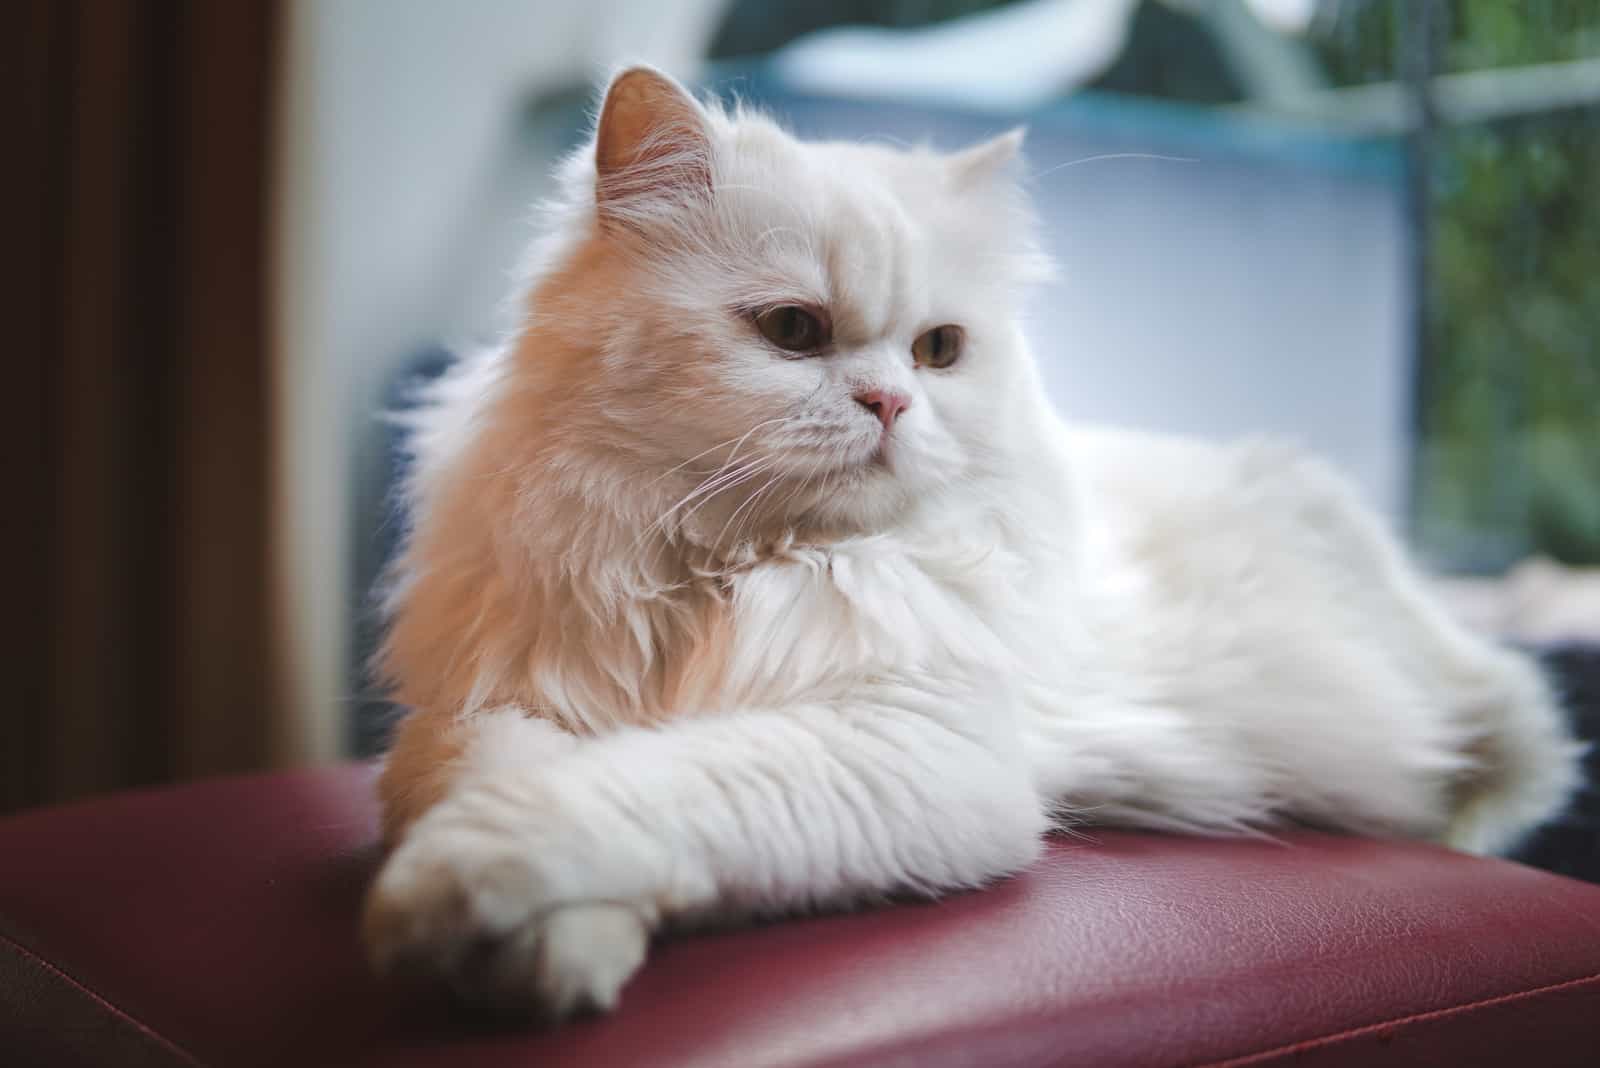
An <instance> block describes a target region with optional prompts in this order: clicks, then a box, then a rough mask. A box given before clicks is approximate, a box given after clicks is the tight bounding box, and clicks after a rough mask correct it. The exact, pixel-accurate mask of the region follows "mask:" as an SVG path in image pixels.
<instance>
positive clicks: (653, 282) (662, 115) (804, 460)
mask: <svg viewBox="0 0 1600 1068" xmlns="http://www.w3.org/2000/svg"><path fill="white" fill-rule="evenodd" d="M1020 142H1021V134H1020V132H1018V131H1014V132H1012V133H1009V134H1005V135H1003V136H1001V137H999V138H996V139H994V140H992V141H987V142H984V143H982V144H979V145H977V146H975V147H973V148H970V149H967V150H966V151H963V152H959V153H956V154H954V155H945V154H939V153H935V152H933V151H931V150H926V149H917V150H901V149H897V148H890V147H886V146H883V145H876V144H857V143H806V142H802V141H799V140H797V139H796V138H794V137H792V136H790V135H789V134H787V133H786V132H784V131H783V130H781V129H780V128H779V127H778V126H777V125H775V124H774V123H772V122H771V121H769V120H768V119H766V118H764V117H762V116H759V115H753V114H750V113H748V112H744V111H735V112H733V113H727V112H724V111H722V110H720V109H718V108H715V107H712V106H706V105H702V104H700V103H699V102H697V101H696V100H695V99H694V98H693V97H691V96H690V95H689V94H688V93H686V92H685V91H684V90H683V89H682V88H681V87H680V86H679V85H677V84H676V83H675V82H673V81H672V80H671V79H669V78H667V77H666V76H665V75H662V74H660V73H658V72H656V71H653V70H649V69H647V68H633V69H630V70H627V71H625V72H623V73H622V74H620V75H619V76H618V77H616V78H615V79H614V80H613V81H612V83H611V86H610V88H609V90H608V92H607V94H606V97H605V102H604V104H603V106H602V108H601V111H600V117H599V121H598V124H597V127H596V131H595V136H594V139H593V141H592V142H591V144H590V145H589V146H587V147H586V148H585V149H584V150H583V151H581V152H580V153H579V155H578V156H577V157H575V158H574V160H573V161H571V163H570V164H569V169H568V174H567V198H566V207H565V209H564V212H565V213H564V215H563V217H562V219H561V222H560V223H559V225H558V231H559V235H558V237H559V239H558V242H557V245H556V251H555V253H554V254H553V255H552V256H551V257H550V258H549V259H547V261H546V262H545V264H544V265H543V266H542V267H541V268H540V272H541V273H540V275H539V276H538V277H536V279H535V283H534V286H533V297H532V299H533V317H534V319H533V321H534V322H535V324H539V327H540V328H539V330H538V331H537V333H538V334H539V335H541V337H542V338H543V339H544V344H543V345H529V346H525V351H523V352H522V353H521V354H520V356H519V358H520V359H522V360H525V361H535V362H536V361H545V362H547V363H548V362H550V361H554V362H555V364H557V365H558V373H557V374H556V375H555V377H554V378H551V377H549V374H548V372H549V368H548V367H546V368H544V369H543V372H541V373H542V374H543V377H544V380H545V381H546V382H547V383H549V384H550V388H549V390H548V391H547V393H548V395H547V396H546V397H545V401H546V402H548V403H551V404H555V405H559V407H560V411H561V416H560V418H561V420H562V423H563V426H564V434H565V435H566V436H567V437H568V440H571V441H575V442H578V443H580V444H581V445H582V451H583V452H584V453H585V454H586V455H589V456H593V457H599V458H603V460H604V462H606V463H608V464H610V465H612V466H613V468H616V467H621V468H623V469H625V470H631V471H632V473H633V477H634V478H635V479H636V481H635V483H634V484H635V485H636V486H637V487H638V488H639V491H640V498H639V499H640V501H641V507H644V508H649V509H655V510H658V511H665V510H666V509H665V508H664V507H663V499H666V500H667V501H668V503H674V502H682V503H681V504H678V505H677V508H676V510H675V511H674V512H672V513H671V514H670V515H669V516H668V519H667V522H666V523H665V524H664V526H666V527H669V528H674V529H677V528H678V527H679V525H680V524H681V527H682V529H684V530H685V531H686V532H688V533H689V534H690V535H691V536H696V537H698V538H700V539H711V540H716V539H720V540H722V541H728V540H730V539H731V538H734V537H741V536H755V537H758V538H760V537H765V536H770V535H772V534H774V533H779V532H783V531H786V530H794V529H796V528H800V529H802V530H803V529H804V528H806V527H808V526H815V527H819V528H827V529H846V530H873V529H881V528H882V527H883V526H884V525H886V524H888V523H890V522H892V521H893V520H894V519H895V517H896V516H898V515H901V514H903V513H904V512H905V510H906V509H907V508H908V507H911V506H912V505H914V504H915V503H916V502H917V501H918V500H920V499H925V498H926V497H927V496H928V495H930V494H933V493H936V492H937V491H938V490H939V489H940V487H943V486H948V485H953V484H958V483H962V482H963V481H969V480H971V479H972V478H973V477H974V476H977V475H980V474H981V473H982V472H984V471H985V470H987V469H990V468H992V467H994V466H996V465H998V464H999V463H1001V461H1000V460H998V459H997V458H996V455H997V453H999V452H1003V451H1004V449H1003V448H1002V445H1003V443H1005V442H1007V441H1009V440H1012V438H1013V436H1014V433H1015V431H1016V426H1017V423H1018V422H1019V421H1023V420H1026V418H1027V417H1028V416H1029V414H1030V413H1031V412H1033V411H1034V410H1036V408H1037V406H1038V404H1039V398H1038V390H1039V386H1038V382H1037V378H1036V375H1035V373H1034V370H1033V367H1032V364H1031V357H1030V356H1029V354H1028V352H1027V350H1026V346H1025V345H1024V343H1023V341H1022V337H1021V332H1020V330H1019V328H1018V325H1017V301H1018V299H1019V297H1020V295H1021V292H1022V290H1023V289H1025V288H1026V286H1027V285H1028V284H1029V283H1031V282H1033V281H1036V280H1038V279H1039V278H1041V277H1043V276H1044V274H1045V273H1046V272H1047V270H1048V264H1047V262H1046V261H1045V259H1044V257H1043V256H1042V255H1041V254H1040V253H1039V251H1038V250H1037V248H1036V246H1035V244H1034V233H1033V222H1032V219H1031V216H1030V214H1029V211H1028V209H1027V205H1026V202H1025V199H1024V198H1023V196H1022V194H1021V192H1020V191H1019V189H1018V187H1017V184H1016V181H1015V178H1014V176H1013V175H1012V173H1011V171H1012V169H1013V168H1012V166H1011V163H1012V160H1013V159H1014V157H1015V156H1016V153H1017V149H1018V147H1019V144H1020ZM550 339H554V340H555V343H554V344H553V345H552V344H551V343H550ZM550 348H556V349H559V350H561V351H562V352H564V353H566V355H565V356H564V357H563V356H561V355H559V354H558V355H555V356H552V355H551V353H550V352H549V351H548V350H549V349H550ZM647 487H653V488H654V489H653V490H651V491H647V489H646V488H647ZM658 492H659V493H664V494H665V498H660V497H656V496H655V493H658ZM685 498H687V499H685Z"/></svg>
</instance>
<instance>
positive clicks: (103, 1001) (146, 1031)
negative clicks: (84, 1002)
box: [0, 931, 204, 1068]
mask: <svg viewBox="0 0 1600 1068" xmlns="http://www.w3.org/2000/svg"><path fill="white" fill-rule="evenodd" d="M0 941H3V942H5V944H6V945H8V946H10V947H11V948H12V949H14V950H16V951H17V952H18V953H19V954H20V955H21V956H22V957H23V958H24V959H26V960H29V961H32V962H33V963H34V964H35V965H38V966H40V967H42V968H43V969H44V970H45V971H46V972H48V973H50V974H51V975H54V976H55V977H56V978H57V979H60V980H61V981H62V982H64V983H66V984H67V985H68V986H70V987H71V988H72V989H74V990H76V991H77V992H78V993H80V994H82V995H84V996H85V997H87V998H89V1000H91V1001H93V1002H95V1003H96V1004H97V1005H99V1006H100V1007H101V1008H102V1009H104V1010H105V1011H106V1012H109V1013H110V1014H111V1015H112V1016H113V1017H115V1018H116V1019H118V1020H120V1021H121V1022H123V1023H125V1024H127V1025H128V1026H129V1027H132V1028H133V1029H134V1030H135V1031H137V1032H138V1033H139V1034H141V1035H143V1036H144V1037H145V1038H147V1039H149V1040H150V1041H152V1042H154V1043H155V1044H156V1045H158V1046H160V1047H162V1048H163V1049H165V1050H166V1051H167V1052H168V1053H171V1054H172V1055H173V1056H175V1057H177V1058H178V1059H179V1060H181V1061H183V1062H185V1063H187V1064H191V1065H194V1066H195V1068H204V1066H203V1064H202V1062H201V1061H200V1059H199V1058H197V1057H196V1056H195V1055H194V1054H192V1053H190V1052H189V1051H188V1050H186V1049H184V1048H183V1047H182V1046H180V1045H178V1043H176V1042H174V1041H173V1040H172V1039H170V1038H168V1037H167V1036H166V1035H163V1034H162V1033H161V1032H159V1031H157V1030H156V1029H155V1028H153V1027H151V1026H150V1025H149V1024H147V1023H145V1022H144V1021H143V1020H141V1019H139V1018H138V1017H137V1016H134V1015H133V1014H132V1013H130V1012H127V1011H125V1010H124V1009H122V1008H121V1007H119V1006H118V1005H117V1004H116V1003H115V1002H113V1001H112V1000H111V999H110V998H107V997H105V996H104V995H103V994H101V993H99V992H98V991H96V990H94V989H93V988H92V987H90V986H88V985H87V984H85V983H83V982H80V981H79V980H78V979H77V978H76V977H74V976H73V975H71V974H70V973H68V972H66V971H65V970H63V969H62V968H60V967H59V966H57V965H56V964H54V963H53V962H51V961H49V960H46V959H45V958H44V957H42V956H40V955H39V954H38V953H35V952H34V951H33V950H31V949H29V948H28V947H27V946H25V945H23V944H22V943H21V942H18V941H17V940H16V939H14V938H12V937H11V936H10V935H8V934H6V933H5V932H4V931H0Z"/></svg>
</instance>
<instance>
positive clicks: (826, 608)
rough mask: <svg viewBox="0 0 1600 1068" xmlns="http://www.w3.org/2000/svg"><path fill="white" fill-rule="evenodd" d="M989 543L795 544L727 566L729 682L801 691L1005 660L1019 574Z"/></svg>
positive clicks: (750, 697) (771, 695) (771, 697)
mask: <svg viewBox="0 0 1600 1068" xmlns="http://www.w3.org/2000/svg"><path fill="white" fill-rule="evenodd" d="M1018 570H1019V569H1018V563H1017V561H1016V560H1015V559H1014V558H1013V557H1012V556H1011V554H1009V553H1007V552H1005V551H1002V550H1001V549H999V548H998V547H997V546H995V545H994V544H992V543H990V544H988V545H987V546H985V545H983V544H964V543H959V542H952V543H949V544H945V545H941V546H937V547H934V548H929V547H927V546H917V545H909V544H906V543H904V542H899V541H896V540H894V539H888V538H874V539H863V540H862V541H861V542H858V543H847V544H844V545H837V546H830V547H827V548H815V549H798V550H793V551H790V552H788V553H786V554H784V555H783V556H781V557H776V558H774V559H771V560H767V561H763V562H762V563H760V564H758V565H756V566H754V567H751V568H748V569H745V570H742V571H740V572H738V573H736V574H733V575H731V576H729V578H728V581H727V590H728V593H729V596H728V600H727V611H728V623H729V626H728V628H727V630H726V632H725V635H726V638H727V640H728V643H729V644H728V648H727V655H726V658H725V660H724V676H723V678H724V683H725V686H726V689H727V691H728V692H729V693H730V694H731V695H733V696H734V697H735V698H736V699H737V700H739V701H740V702H741V703H754V704H766V703H769V702H781V701H789V700H799V699H805V698H806V697H807V696H810V695H813V694H815V693H817V692H827V691H830V690H832V689H833V688H836V687H837V686H838V685H840V684H843V685H848V684H849V682H850V681H851V680H852V679H858V678H862V677H864V676H881V675H893V674H902V673H907V674H909V673H916V672H926V671H929V670H938V669H940V668H949V667H952V666H956V665H960V664H963V663H973V664H976V663H984V664H989V665H1000V664H1003V663H1004V661H1005V659H1006V658H1007V657H1008V656H1009V655H1010V654H1009V652H1008V642H1007V641H1006V638H1005V635H1006V634H1007V633H1009V632H1010V631H1011V630H1012V627H1013V624H1015V623H1016V622H1017V616H1018V615H1019V613H1020V611H1021V610H1020V608H1019V596H1018V594H1019V590H1020V586H1021V583H1020V576H1019V574H1018Z"/></svg>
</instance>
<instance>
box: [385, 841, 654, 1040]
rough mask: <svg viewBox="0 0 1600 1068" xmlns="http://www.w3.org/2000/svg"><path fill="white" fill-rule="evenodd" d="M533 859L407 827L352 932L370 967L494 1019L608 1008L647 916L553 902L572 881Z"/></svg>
mask: <svg viewBox="0 0 1600 1068" xmlns="http://www.w3.org/2000/svg"><path fill="white" fill-rule="evenodd" d="M543 859H544V861H545V863H541V851H539V850H536V849H533V848H530V845H529V843H528V842H526V841H524V840H521V839H519V838H517V837H513V836H509V835H507V836H497V835H494V834H492V833H490V832H488V831H487V830H485V829H483V828H465V827H461V826H459V825H451V824H450V823H448V822H441V823H439V824H437V825H434V826H425V825H419V826H418V827H417V828H415V829H414V833H413V834H412V835H411V836H410V837H409V838H408V839H407V840H406V841H405V842H404V843H402V845H401V846H400V847H399V848H398V849H397V850H396V851H395V853H394V854H393V856H391V857H390V858H389V861H388V863H387V864H385V865H384V868H383V870H382V871H381V872H380V873H379V876H378V879H377V881H376V882H375V883H374V884H373V887H372V890H371V891H370V893H369V895H368V897H367V904H366V911H365V915H364V917H363V930H362V933H363V937H364V939H365V942H366V947H367V952H368V955H369V957H370V959H371V961H372V964H373V966H374V968H376V969H377V971H378V972H379V973H380V974H424V975H431V976H435V977H438V978H442V979H443V980H445V981H446V982H447V983H449V985H450V986H451V987H452V988H453V989H454V990H455V991H456V992H457V993H458V994H459V995H460V996H461V997H462V998H463V999H465V1000H466V1001H468V1002H470V1003H472V1004H474V1005H477V1006H480V1007H483V1008H487V1009H490V1010H493V1011H495V1012H498V1013H501V1014H505V1015H512V1016H528V1017H545V1018H560V1017H563V1016H567V1015H571V1014H573V1013H577V1012H584V1011H605V1010H610V1009H612V1008H615V1007H616V1004H617V1000H618V998H619V996H620V994H621V991H622V987H623V985H624V984H625V983H626V982H627V981H628V979H629V978H630V977H631V976H632V975H633V973H634V972H635V971H637V970H638V968H639V966H640V964H642V963H643V961H644V958H645V952H646V950H647V948H648V946H649V940H650V929H651V926H652V923H653V910H652V909H650V908H649V907H647V906H645V905H643V904H639V905H635V904H632V903H629V902H627V901H609V900H587V899H584V898H581V897H580V898H576V899H575V898H574V897H572V896H570V894H568V893H562V892H561V891H563V890H570V883H571V881H572V872H571V871H570V870H567V871H563V872H553V871H549V870H547V869H548V868H549V864H548V860H549V859H550V858H549V856H548V854H545V855H544V858H543ZM566 867H567V868H569V869H570V862H569V863H568V864H567V865H566Z"/></svg>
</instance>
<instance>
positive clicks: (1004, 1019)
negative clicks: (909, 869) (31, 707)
mask: <svg viewBox="0 0 1600 1068" xmlns="http://www.w3.org/2000/svg"><path fill="white" fill-rule="evenodd" d="M370 778H371V775H370V771H369V770H368V769H365V768H362V767H355V766H347V767H341V768H334V769H327V770H321V771H311V772H295V773H288V774H280V775H274V776H261V777H255V778H245V779H235V780H224V781H218V782H212V783H205V784H199V785H192V786H185V787H179V788H173V789H166V790H159V791H149V792H143V793H136V794H128V795H123V796H120V797H115V798H111V799H106V800H100V801H95V802H90V803H85V804H80V805H75V806H69V807H64V808H59V809H53V810H43V811H38V812H34V813H27V814H23V815H21V816H17V817H13V818H11V819H10V820H8V821H5V822H0V1053H4V1054H9V1055H10V1057H9V1059H8V1058H7V1056H4V1055H0V1063H6V1064H40V1065H44V1064H51V1065H57V1064H60V1065H100V1064H105V1065H119V1066H120V1065H168V1064H193V1063H204V1064H219V1065H253V1064H261V1065H284V1064H291V1065H304V1064H330V1065H341V1066H344V1065H418V1066H421V1065H450V1066H453V1068H478V1066H488V1065H510V1064H518V1065H536V1064H537V1065H542V1064H596V1065H616V1066H628V1065H644V1064H651V1065H667V1066H689V1065H694V1066H728V1068H733V1066H738V1068H756V1066H764V1065H785V1066H801V1065H805V1066H824V1065H827V1066H846V1065H848V1066H857V1065H904V1066H912V1065H915V1066H918V1068H921V1066H946V1065H949V1066H953V1065H973V1066H985V1068H989V1066H993V1068H1005V1066H1018V1068H1021V1066H1034V1065H1078V1064H1084V1065H1110V1066H1118V1065H1126V1066H1149V1065H1216V1064H1224V1063H1227V1064H1244V1063H1249V1064H1278V1063H1294V1064H1297V1065H1299V1064H1356V1065H1362V1066H1363V1068H1366V1066H1375V1065H1388V1064H1394V1065H1401V1064H1404V1065H1416V1064H1437V1065H1451V1066H1459V1065H1471V1064H1504V1063H1512V1062H1521V1063H1526V1064H1541V1065H1562V1064H1570V1065H1580V1064H1581V1065H1590V1064H1594V1063H1600V1053H1597V1051H1600V887H1596V886H1590V885H1587V884H1584V883H1578V882H1575V881H1571V880H1568V879H1564V878H1562V877H1559V876H1554V875H1549V874H1545V873H1541V872H1537V871H1534V870H1532V869H1529V868H1524V867H1521V866H1519V865H1515V864H1511V863H1508V862H1504V861H1495V860H1483V859H1476V858H1470V857H1466V856H1460V855H1457V854H1452V853H1449V852H1446V851H1443V850H1440V849H1435V848H1431V847H1425V846H1417V845H1404V844H1392V843H1377V842H1366V841H1359V840H1356V839H1350V838H1341V837H1335V836H1328V835H1319V834H1311V833H1304V834H1301V833H1296V834H1293V835H1288V836H1285V837H1284V838H1283V839H1282V840H1280V841H1275V842H1274V841H1237V840H1232V841H1206V840H1198V839H1187V838H1178V837H1163V836H1155V835H1138V834H1129V833H1111V832H1105V833H1100V832H1096V833H1094V834H1092V835H1089V836H1086V837H1083V838H1080V839H1061V840H1058V841H1056V842H1054V843H1053V844H1052V846H1051V848H1050V850H1049V852H1048V855H1047V856H1046V858H1045V860H1044V861H1043V862H1042V863H1041V864H1039V865H1038V867H1037V869H1036V870H1034V871H1031V872H1029V873H1027V874H1025V875H1023V876H1021V877H1018V878H1015V879H1012V880H1009V881H1007V882H1005V883H1002V884H1000V885H998V886H995V887H993V888H991V889H989V890H987V891H984V892H981V893H974V894H966V895H961V896H957V897H954V898H950V899H948V900H945V901H942V902H939V903H935V904H923V903H908V904H899V905H895V906H891V907H887V908H881V909H877V910H873V911H867V912H861V913H854V914H848V915H835V916H820V917H811V918H806V919H796V920H789V921H785V922H782V923H775V924H769V925H765V926H761V927H757V928H753V929H744V930H735V931H729V932H724V933H716V934H705V935H696V936H692V937H690V936H685V937H680V938H675V939H671V940H668V941H667V942H665V943H664V944H662V945H660V946H658V947H657V949H656V951H655V953H654V955H653V956H652V958H651V961H650V963H649V964H648V965H647V966H646V968H645V970H644V971H643V972H642V973H641V975H640V976H639V977H638V978H637V979H636V980H635V981H634V982H633V983H632V984H631V985H630V986H629V988H628V989H627V990H626V992H625V994H624V999H623V1004H622V1007H621V1009H620V1010H619V1012H618V1013H617V1014H616V1015H614V1016H612V1017H609V1018H605V1019H593V1020H583V1021H578V1022H576V1023H573V1024H569V1025H567V1026H565V1027H563V1028H560V1029H557V1030H553V1031H535V1032H519V1031H504V1030H501V1031H493V1030H486V1029H485V1028H484V1027H483V1025H481V1024H480V1023H478V1022H477V1021H475V1020H473V1019H471V1018H469V1017H467V1016H466V1015H465V1014H463V1013H461V1012H460V1011H458V1010H456V1009H454V1008H452V1007H451V1006H449V1005H448V1003H447V1002H446V1001H445V999H443V998H442V997H441V996H440V995H439V992H437V991H432V990H401V989H391V988H384V987H382V986H380V985H379V984H377V983H376V982H374V981H373V980H371V979H369V978H368V977H367V975H366V973H365V971H364V970H363V967H362V963H361V956H360V952H359V947H358V945H357V943H356V941H355V926H356V925H355V918H356V911H357V908H358V903H359V900H360V896H361V893H362V890H363V887H364V885H365V883H366V881H367V880H368V879H369V878H370V876H371V873H372V871H373V868H374V865H375V864H376V862H377V853H376V850H375V846H374V844H373V843H374V835H375V811H374V804H373V801H372V797H371V790H370ZM18 1054H20V1055H18Z"/></svg>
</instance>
